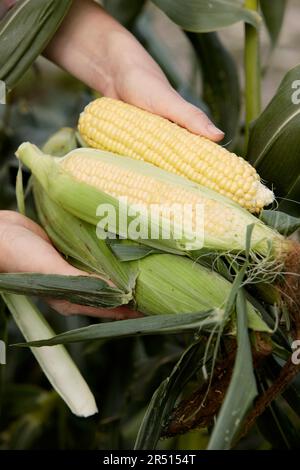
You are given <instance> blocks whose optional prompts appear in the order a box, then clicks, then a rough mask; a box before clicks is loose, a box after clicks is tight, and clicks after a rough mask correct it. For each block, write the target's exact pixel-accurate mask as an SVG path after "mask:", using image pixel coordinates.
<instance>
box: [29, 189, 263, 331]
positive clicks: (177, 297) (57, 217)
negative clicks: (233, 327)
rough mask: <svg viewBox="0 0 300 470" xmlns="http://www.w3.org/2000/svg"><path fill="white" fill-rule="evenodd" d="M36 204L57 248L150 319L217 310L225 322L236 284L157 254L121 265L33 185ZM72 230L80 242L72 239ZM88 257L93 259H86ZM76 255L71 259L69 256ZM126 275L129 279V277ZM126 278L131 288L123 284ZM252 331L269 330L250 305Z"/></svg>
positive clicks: (90, 229) (100, 242) (88, 227)
mask: <svg viewBox="0 0 300 470" xmlns="http://www.w3.org/2000/svg"><path fill="white" fill-rule="evenodd" d="M33 189H34V200H35V205H36V208H37V212H38V216H39V220H40V222H41V224H42V226H43V227H44V229H45V230H46V231H47V233H48V235H49V237H50V238H51V240H52V242H53V243H54V245H55V246H56V247H57V248H58V249H59V250H60V251H61V252H62V253H64V254H65V255H66V256H68V260H69V261H71V262H73V263H74V260H75V264H76V261H79V262H80V267H81V269H83V270H88V271H89V272H94V273H99V272H101V273H102V274H103V271H105V272H106V274H107V276H108V277H109V278H110V279H111V280H112V281H113V282H114V283H115V284H116V285H117V286H118V287H120V288H123V289H125V290H126V291H127V292H128V291H130V290H131V291H132V295H133V297H134V303H135V308H136V309H137V310H138V311H140V312H142V313H144V314H147V315H155V314H174V313H175V314H176V313H197V312H201V311H203V312H207V311H209V310H212V311H213V313H212V317H213V318H214V319H215V320H216V321H221V320H222V318H223V317H224V307H225V304H226V301H227V299H228V296H229V294H230V290H231V284H230V282H228V281H227V280H226V279H224V278H223V277H221V276H220V275H219V274H217V273H216V272H213V271H211V270H209V269H207V268H205V267H204V266H201V265H200V264H197V263H194V262H193V261H192V260H189V259H187V258H184V257H182V256H177V255H171V254H154V255H149V256H147V257H146V258H142V259H139V260H135V261H130V262H128V261H127V262H124V261H120V260H119V259H118V258H117V257H116V256H115V255H114V253H113V252H112V251H111V250H110V249H109V247H108V246H107V244H106V242H105V241H104V240H99V239H98V238H97V235H96V230H95V227H93V226H92V225H90V224H88V223H86V222H82V221H81V220H80V219H77V218H76V217H75V216H73V215H71V214H70V213H68V212H66V211H65V210H64V209H63V208H62V207H61V206H59V205H58V204H56V203H55V202H54V201H52V200H51V198H50V197H49V196H48V195H47V194H46V192H45V191H44V190H43V189H42V188H41V186H40V185H39V183H38V182H37V181H36V180H34V184H33ZM70 231H72V232H73V233H74V234H76V237H70V236H69V232H70ZM86 251H87V252H89V253H90V254H91V255H92V256H93V258H92V257H91V256H90V255H89V256H83V255H84V253H85V252H86ZM70 255H71V256H72V259H71V260H70V258H69V256H70ZM124 273H126V275H125V276H124ZM124 279H127V285H126V283H124ZM248 323H249V327H250V328H252V329H254V330H256V331H269V329H268V327H267V325H266V324H265V323H264V322H263V320H262V319H261V317H260V315H259V313H258V312H257V311H256V310H255V309H254V307H253V306H252V305H251V304H250V303H248Z"/></svg>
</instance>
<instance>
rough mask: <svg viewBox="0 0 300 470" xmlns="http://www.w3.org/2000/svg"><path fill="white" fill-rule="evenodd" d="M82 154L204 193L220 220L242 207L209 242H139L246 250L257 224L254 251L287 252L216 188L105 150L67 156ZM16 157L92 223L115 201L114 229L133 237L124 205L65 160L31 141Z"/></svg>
mask: <svg viewBox="0 0 300 470" xmlns="http://www.w3.org/2000/svg"><path fill="white" fill-rule="evenodd" d="M76 154H80V155H83V156H84V157H85V158H86V164H87V165H88V164H90V163H92V162H93V160H95V159H99V158H101V159H102V160H103V161H106V162H109V163H111V164H115V165H117V166H118V168H119V167H123V168H126V169H134V170H135V171H137V172H141V173H142V174H145V173H146V174H148V175H151V176H152V177H155V178H156V179H157V180H161V181H164V182H170V183H172V184H174V185H177V186H182V187H184V188H186V189H188V190H189V191H191V192H193V193H197V194H199V192H201V195H202V196H203V197H206V198H207V199H213V200H216V201H218V202H219V203H220V218H221V216H222V214H221V212H222V207H226V208H230V210H231V211H232V214H235V215H236V213H237V211H238V215H239V226H238V227H236V226H235V227H233V228H232V231H230V230H225V231H224V232H223V233H222V236H219V237H217V238H216V237H214V236H213V235H212V233H211V232H210V231H208V230H206V231H205V233H204V240H203V237H202V236H201V234H196V237H195V238H194V240H193V241H191V238H190V237H186V238H184V237H182V238H181V239H179V240H176V239H174V237H171V238H170V239H163V238H162V237H160V238H159V239H158V240H153V239H151V237H150V236H149V237H148V238H147V239H145V238H144V239H140V240H139V241H140V242H141V243H143V244H146V245H148V246H152V247H154V248H158V249H162V250H165V251H168V252H171V253H176V254H186V253H188V252H189V251H194V250H195V251H196V250H199V249H201V248H205V249H211V250H215V251H221V252H229V251H232V252H240V251H244V250H245V248H246V234H247V227H248V226H249V225H253V227H254V229H253V232H252V238H251V251H253V252H254V253H259V254H262V255H264V256H269V255H270V252H274V251H278V252H280V253H281V250H282V244H284V238H283V237H282V236H281V235H280V234H278V233H277V232H276V231H274V230H272V229H271V228H269V227H267V226H266V225H264V224H263V223H262V222H261V221H260V220H259V219H257V218H256V217H254V216H253V215H252V214H250V213H249V212H247V211H246V210H245V209H243V208H241V207H240V206H239V205H238V204H236V203H234V202H232V201H231V200H229V199H228V198H226V197H224V196H221V195H220V194H218V193H216V192H214V191H211V190H209V189H207V188H203V187H201V186H199V185H197V184H195V183H192V182H190V181H188V180H186V179H184V178H182V177H180V176H177V175H174V174H170V173H168V172H166V171H164V170H161V169H159V168H157V167H155V166H153V165H151V164H148V163H145V162H141V161H135V160H132V159H130V158H127V157H119V156H116V155H113V154H110V153H108V152H103V151H100V150H93V149H77V150H74V151H72V152H71V153H69V154H68V155H66V156H65V157H64V158H72V156H73V155H76ZM16 155H17V156H18V158H19V159H20V160H21V161H22V162H23V163H24V164H25V165H26V166H28V167H29V168H30V169H31V171H32V173H33V174H34V176H35V177H36V178H37V179H38V181H39V183H40V184H41V185H42V187H43V189H44V190H45V191H46V192H47V193H48V195H49V196H50V197H51V198H52V199H53V200H54V201H56V202H57V203H58V204H60V205H61V206H62V207H63V208H64V209H66V210H67V212H70V213H72V214H73V215H75V216H76V217H78V218H80V219H82V220H85V221H86V222H88V223H90V224H93V225H97V223H98V222H99V217H97V207H98V206H99V205H100V204H110V205H111V206H112V207H114V208H115V211H116V215H117V223H116V227H115V229H114V233H117V234H118V235H120V236H123V237H125V238H127V232H126V233H124V232H123V231H122V227H120V226H119V224H118V220H119V214H120V213H121V215H123V212H124V208H123V207H122V206H120V204H119V200H118V199H116V198H114V197H112V196H109V195H108V194H106V193H104V192H102V191H100V190H98V189H96V188H95V187H93V186H90V185H88V184H86V183H83V182H79V181H78V180H76V179H75V178H74V177H73V176H72V175H71V174H70V173H68V172H67V171H66V170H64V168H63V167H62V166H61V165H60V163H61V162H62V159H56V158H53V157H51V156H49V155H44V154H43V153H42V152H41V151H40V150H39V149H38V148H37V147H35V146H34V145H32V144H30V143H24V144H22V145H21V146H20V147H19V149H18V151H17V153H16ZM204 216H205V214H204ZM126 217H127V219H126ZM125 220H127V226H128V225H129V223H130V222H131V219H130V217H128V216H127V213H126V216H125ZM142 220H144V221H146V222H147V223H149V224H148V226H150V224H151V223H152V222H153V220H152V219H151V217H150V215H149V213H146V214H143V215H142ZM218 222H219V220H218V221H216V223H218ZM159 228H160V229H161V221H160V223H159ZM160 233H161V232H160ZM203 243H204V246H203Z"/></svg>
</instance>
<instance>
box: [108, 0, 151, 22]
mask: <svg viewBox="0 0 300 470" xmlns="http://www.w3.org/2000/svg"><path fill="white" fill-rule="evenodd" d="M145 3H146V0H104V1H103V6H104V8H105V9H106V10H107V11H108V13H110V14H111V15H112V16H114V17H115V18H116V19H117V20H118V21H119V22H120V23H122V24H123V25H124V26H126V27H127V28H128V27H131V26H132V24H133V23H134V21H135V19H136V17H137V16H138V15H139V14H140V13H141V11H142V9H143V7H144V5H145Z"/></svg>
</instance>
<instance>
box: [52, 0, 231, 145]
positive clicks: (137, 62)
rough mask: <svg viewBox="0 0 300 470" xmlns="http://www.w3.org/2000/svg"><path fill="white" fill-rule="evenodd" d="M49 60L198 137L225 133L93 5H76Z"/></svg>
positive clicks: (78, 0)
mask: <svg viewBox="0 0 300 470" xmlns="http://www.w3.org/2000/svg"><path fill="white" fill-rule="evenodd" d="M45 53H46V56H47V57H48V58H49V59H51V60H53V61H54V62H56V63H57V64H58V65H60V66H61V67H63V68H65V69H66V70H67V71H69V72H70V73H71V74H72V75H74V76H75V77H77V78H79V79H80V80H82V81H83V82H85V83H86V84H87V85H88V86H90V87H92V88H94V89H96V90H98V91H100V92H101V93H102V94H103V95H104V96H109V97H111V98H118V99H120V100H123V101H125V102H127V103H130V104H133V105H135V106H138V107H140V108H143V109H146V110H147V111H151V112H153V113H155V114H159V115H161V116H163V117H165V118H167V119H169V120H171V121H174V122H176V123H177V124H179V125H180V126H182V127H186V128H187V129H189V130H190V131H191V132H194V133H195V134H200V135H203V136H205V137H207V138H209V139H211V140H214V141H219V140H221V139H222V138H223V137H224V133H223V132H222V131H220V130H219V129H217V128H216V127H215V126H214V124H213V123H212V122H211V121H210V120H209V118H208V117H207V116H206V115H205V113H203V112H202V111H201V110H200V109H199V108H197V107H196V106H194V105H192V104H190V103H188V102H187V101H185V100H184V99H183V98H182V97H181V96H180V95H179V94H178V93H177V92H176V91H175V90H174V89H173V88H172V87H171V85H170V83H169V82H168V80H167V78H166V77H165V75H164V73H163V72H162V70H161V69H160V67H159V66H158V65H157V64H156V63H155V62H154V60H153V59H152V58H151V57H150V55H149V54H148V53H147V52H146V50H145V49H144V48H143V47H142V46H141V45H140V44H139V42H138V41H137V40H136V39H135V38H134V36H133V35H132V34H131V33H130V32H129V31H127V30H126V29H125V28H123V27H122V26H121V25H120V24H119V23H118V22H116V21H115V20H114V19H113V18H112V17H111V16H109V15H108V14H107V13H106V12H105V11H104V10H103V9H102V8H101V7H99V6H98V5H97V4H96V3H95V2H94V1H92V0H75V1H74V3H73V5H72V7H71V10H70V11H69V13H68V15H67V17H66V18H65V20H64V22H63V24H62V25H61V27H60V29H59V30H58V32H57V33H56V35H55V37H54V38H53V39H52V41H51V43H50V44H49V46H48V48H47V49H46V52H45Z"/></svg>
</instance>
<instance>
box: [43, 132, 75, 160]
mask: <svg viewBox="0 0 300 470" xmlns="http://www.w3.org/2000/svg"><path fill="white" fill-rule="evenodd" d="M76 147H77V137H76V131H75V130H74V129H72V128H71V127H63V128H62V129H60V130H59V131H57V132H55V134H53V135H52V136H51V137H50V139H49V140H48V141H47V142H46V143H45V145H44V146H43V152H44V153H46V154H48V153H49V154H51V155H53V156H54V157H63V156H64V155H66V154H67V153H69V152H71V151H72V150H74V149H75V148H76Z"/></svg>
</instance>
